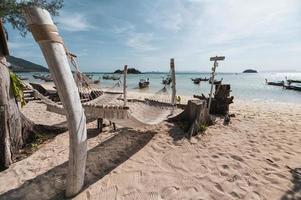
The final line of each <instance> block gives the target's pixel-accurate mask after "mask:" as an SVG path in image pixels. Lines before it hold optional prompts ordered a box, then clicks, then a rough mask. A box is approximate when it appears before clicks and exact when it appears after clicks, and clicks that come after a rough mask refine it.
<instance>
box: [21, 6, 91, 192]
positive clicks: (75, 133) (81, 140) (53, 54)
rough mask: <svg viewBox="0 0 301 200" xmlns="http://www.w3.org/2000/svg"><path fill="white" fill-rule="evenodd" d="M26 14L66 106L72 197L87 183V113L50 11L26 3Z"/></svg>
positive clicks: (27, 21)
mask: <svg viewBox="0 0 301 200" xmlns="http://www.w3.org/2000/svg"><path fill="white" fill-rule="evenodd" d="M24 16H25V19H26V23H27V25H28V27H29V29H30V31H31V33H32V35H33V37H34V39H35V40H36V42H38V43H39V46H40V48H41V50H42V52H43V55H44V57H45V60H46V62H47V65H48V67H49V70H50V73H51V75H52V76H53V79H54V83H55V85H56V87H57V90H58V94H59V97H60V100H61V102H62V104H63V106H64V108H65V110H66V117H67V122H68V129H69V140H70V145H69V166H68V170H67V171H68V174H67V188H66V196H67V197H72V196H74V195H76V194H77V193H78V192H79V191H80V190H81V188H82V187H83V185H84V175H85V167H86V157H87V129H86V116H85V114H84V110H83V107H82V104H81V101H80V97H79V93H78V89H77V87H76V84H75V82H74V79H73V76H72V72H71V69H70V66H69V62H68V58H67V53H66V50H65V48H64V44H63V40H62V38H61V37H60V35H59V33H58V30H57V27H56V26H55V25H54V23H53V21H52V19H51V16H50V14H49V12H48V11H47V10H45V9H41V8H39V7H27V8H25V9H24Z"/></svg>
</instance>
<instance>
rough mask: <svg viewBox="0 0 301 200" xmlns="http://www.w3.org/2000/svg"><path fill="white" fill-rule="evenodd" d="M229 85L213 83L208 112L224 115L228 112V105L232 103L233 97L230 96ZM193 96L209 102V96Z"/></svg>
mask: <svg viewBox="0 0 301 200" xmlns="http://www.w3.org/2000/svg"><path fill="white" fill-rule="evenodd" d="M230 92H231V86H230V85H229V84H218V85H215V94H214V98H212V101H211V107H210V114H218V115H226V114H228V113H229V105H230V104H231V103H233V99H234V97H233V96H231V97H230ZM193 97H194V98H198V99H200V100H206V101H207V103H208V102H209V98H207V97H205V96H204V95H201V96H200V95H193Z"/></svg>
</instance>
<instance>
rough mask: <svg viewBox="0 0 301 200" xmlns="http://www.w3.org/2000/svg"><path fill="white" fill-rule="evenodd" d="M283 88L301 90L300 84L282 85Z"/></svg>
mask: <svg viewBox="0 0 301 200" xmlns="http://www.w3.org/2000/svg"><path fill="white" fill-rule="evenodd" d="M284 88H285V89H287V90H295V91H300V92H301V85H300V86H299V85H284Z"/></svg>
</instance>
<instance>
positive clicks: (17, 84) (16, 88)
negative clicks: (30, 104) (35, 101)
mask: <svg viewBox="0 0 301 200" xmlns="http://www.w3.org/2000/svg"><path fill="white" fill-rule="evenodd" d="M10 80H11V86H12V89H13V93H14V96H15V98H16V99H17V100H18V101H20V102H21V106H22V107H23V106H25V104H26V102H25V99H24V94H23V84H22V81H21V80H20V79H19V77H18V76H17V75H16V74H15V73H13V72H11V71H10Z"/></svg>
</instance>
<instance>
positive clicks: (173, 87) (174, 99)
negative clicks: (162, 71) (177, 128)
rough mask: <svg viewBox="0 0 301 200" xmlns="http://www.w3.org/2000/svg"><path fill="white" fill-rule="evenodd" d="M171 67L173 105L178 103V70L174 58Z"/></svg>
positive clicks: (171, 60)
mask: <svg viewBox="0 0 301 200" xmlns="http://www.w3.org/2000/svg"><path fill="white" fill-rule="evenodd" d="M170 69H171V78H172V95H171V103H172V105H174V106H175V105H176V71H175V62H174V59H173V58H171V59H170Z"/></svg>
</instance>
